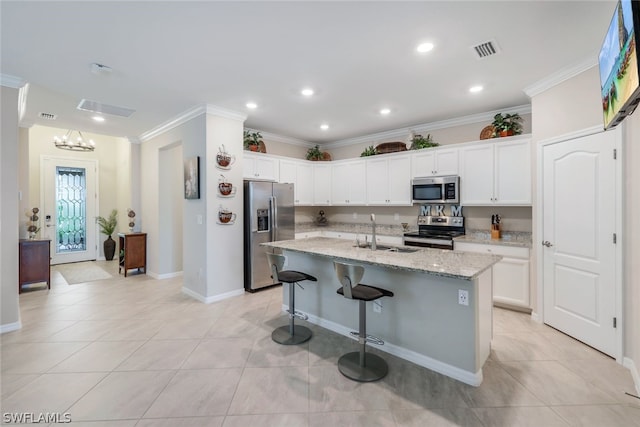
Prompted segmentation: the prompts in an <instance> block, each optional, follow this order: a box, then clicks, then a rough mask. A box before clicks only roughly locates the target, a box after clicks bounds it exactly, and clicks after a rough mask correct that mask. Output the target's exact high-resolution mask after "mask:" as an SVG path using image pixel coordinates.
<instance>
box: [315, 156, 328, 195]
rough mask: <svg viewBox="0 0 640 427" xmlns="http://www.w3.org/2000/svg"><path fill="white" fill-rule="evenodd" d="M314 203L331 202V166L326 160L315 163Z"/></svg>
mask: <svg viewBox="0 0 640 427" xmlns="http://www.w3.org/2000/svg"><path fill="white" fill-rule="evenodd" d="M313 204H314V205H330V204H331V166H330V165H329V164H325V163H324V162H323V164H317V165H313Z"/></svg>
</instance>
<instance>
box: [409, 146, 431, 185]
mask: <svg viewBox="0 0 640 427" xmlns="http://www.w3.org/2000/svg"><path fill="white" fill-rule="evenodd" d="M434 165H435V151H434V150H428V149H427V150H424V151H422V150H421V151H420V152H418V153H417V154H414V155H413V156H412V173H411V177H412V178H416V177H423V176H433V175H435V171H436V170H435V167H434Z"/></svg>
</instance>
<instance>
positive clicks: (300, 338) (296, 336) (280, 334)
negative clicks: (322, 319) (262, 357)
mask: <svg viewBox="0 0 640 427" xmlns="http://www.w3.org/2000/svg"><path fill="white" fill-rule="evenodd" d="M295 289H296V284H295V283H289V324H288V325H285V326H281V327H279V328H277V329H275V330H274V331H273V332H272V333H271V339H272V340H274V341H275V342H277V343H278V344H283V345H296V344H302V343H303V342H305V341H309V339H311V335H312V332H311V330H310V329H309V328H307V327H305V326H301V325H296V324H294V319H295V317H296V307H295V292H296V290H295Z"/></svg>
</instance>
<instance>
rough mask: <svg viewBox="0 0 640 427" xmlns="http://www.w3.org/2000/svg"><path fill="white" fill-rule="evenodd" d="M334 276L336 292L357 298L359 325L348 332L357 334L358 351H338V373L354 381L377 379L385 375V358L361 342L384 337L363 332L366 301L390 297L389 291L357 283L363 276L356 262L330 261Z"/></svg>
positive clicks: (361, 268)
mask: <svg viewBox="0 0 640 427" xmlns="http://www.w3.org/2000/svg"><path fill="white" fill-rule="evenodd" d="M333 266H334V268H335V270H336V275H337V276H338V280H339V281H340V283H341V284H342V287H341V288H340V289H338V293H339V294H340V295H342V296H344V297H345V298H349V299H355V300H358V301H359V302H360V313H359V317H360V327H359V329H360V330H359V331H358V332H351V335H353V336H357V337H358V342H359V343H360V351H354V352H351V353H347V354H344V355H342V357H340V359H339V360H338V369H339V370H340V373H341V374H342V375H344V376H345V377H347V378H350V379H352V380H355V381H361V382H369V381H377V380H379V379H381V378H383V377H384V376H385V375H387V372H388V371H389V368H388V366H387V362H385V361H384V359H382V358H381V357H380V356H377V355H375V354H372V353H367V352H366V349H365V346H366V344H367V342H371V343H374V344H378V345H383V344H384V341H382V340H381V339H380V338H377V337H374V336H372V335H367V329H366V328H367V325H366V324H367V307H366V303H367V301H375V300H377V299H378V298H382V297H392V296H393V292H391V291H388V290H386V289H381V288H377V287H375V286H369V285H363V284H361V283H360V280H362V276H364V267H362V266H360V265H352V264H345V263H341V262H337V261H334V262H333Z"/></svg>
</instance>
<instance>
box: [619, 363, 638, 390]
mask: <svg viewBox="0 0 640 427" xmlns="http://www.w3.org/2000/svg"><path fill="white" fill-rule="evenodd" d="M622 366H624V367H625V368H627V369H628V370H629V371H631V378H633V383H634V384H635V385H636V393H637V394H638V396H640V373H639V372H638V368H637V367H636V364H635V363H634V361H633V359H631V358H630V357H625V358H623V359H622Z"/></svg>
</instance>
